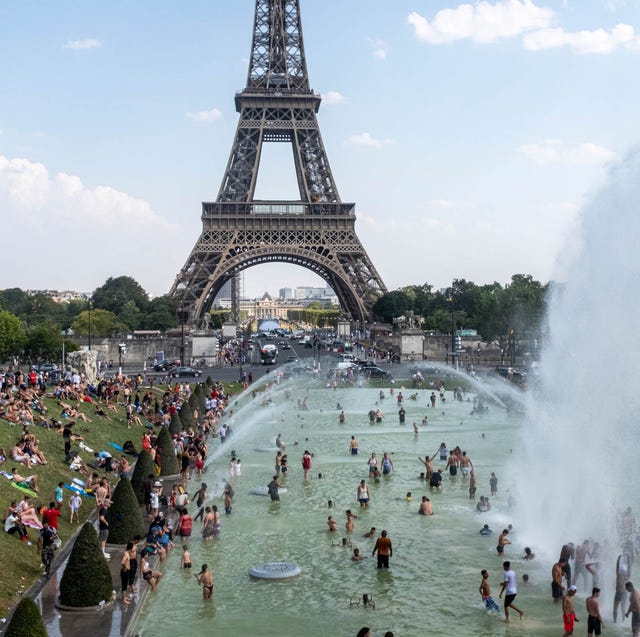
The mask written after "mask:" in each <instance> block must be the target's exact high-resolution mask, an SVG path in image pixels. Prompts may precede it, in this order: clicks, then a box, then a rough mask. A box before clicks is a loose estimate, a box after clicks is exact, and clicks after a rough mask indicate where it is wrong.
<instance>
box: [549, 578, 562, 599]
mask: <svg viewBox="0 0 640 637" xmlns="http://www.w3.org/2000/svg"><path fill="white" fill-rule="evenodd" d="M562 596H563V595H562V586H560V584H556V583H555V582H551V597H553V599H560V598H561V597H562Z"/></svg>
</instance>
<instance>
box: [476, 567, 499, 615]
mask: <svg viewBox="0 0 640 637" xmlns="http://www.w3.org/2000/svg"><path fill="white" fill-rule="evenodd" d="M480 575H482V581H481V582H480V588H479V589H478V590H479V591H480V595H481V596H482V601H483V603H484V606H485V608H486V609H487V610H495V611H497V612H500V606H498V604H497V603H496V600H495V599H493V597H491V586H490V585H489V572H488V571H487V570H485V569H483V570H481V571H480Z"/></svg>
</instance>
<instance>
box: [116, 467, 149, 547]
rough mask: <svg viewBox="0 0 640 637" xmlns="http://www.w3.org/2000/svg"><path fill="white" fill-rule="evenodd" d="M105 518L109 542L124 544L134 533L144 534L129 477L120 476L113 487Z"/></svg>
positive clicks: (140, 512)
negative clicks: (107, 524)
mask: <svg viewBox="0 0 640 637" xmlns="http://www.w3.org/2000/svg"><path fill="white" fill-rule="evenodd" d="M107 520H108V521H109V537H108V539H107V542H109V544H126V543H127V542H130V541H131V539H132V538H133V537H134V536H135V535H140V536H143V535H144V533H145V524H144V518H143V517H142V511H141V510H140V504H139V503H138V499H137V498H136V494H135V493H134V492H133V487H132V486H131V481H130V480H129V478H122V479H121V480H120V482H118V484H117V486H116V488H115V489H114V491H113V494H112V496H111V506H110V507H109V511H108V515H107Z"/></svg>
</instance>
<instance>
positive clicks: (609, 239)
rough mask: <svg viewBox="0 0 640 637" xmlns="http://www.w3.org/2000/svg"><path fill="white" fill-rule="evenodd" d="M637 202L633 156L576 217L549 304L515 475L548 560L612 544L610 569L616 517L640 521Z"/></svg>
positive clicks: (522, 514)
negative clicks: (562, 274)
mask: <svg viewBox="0 0 640 637" xmlns="http://www.w3.org/2000/svg"><path fill="white" fill-rule="evenodd" d="M639 199H640V154H639V153H638V151H635V152H633V153H631V154H630V155H629V156H628V157H627V159H626V160H625V161H623V162H621V163H620V164H618V165H617V166H615V167H613V169H612V170H611V174H610V179H609V181H608V184H607V185H606V186H604V187H603V188H602V189H601V190H600V192H599V193H598V194H597V195H596V196H595V197H594V198H593V199H592V201H591V202H590V203H589V204H587V205H586V206H585V207H584V208H583V210H582V213H581V218H580V230H579V236H578V237H573V240H574V241H576V239H577V245H574V247H573V249H574V250H575V256H574V258H573V260H572V262H571V264H570V266H569V268H568V270H567V272H566V278H565V281H566V282H565V283H563V284H558V285H556V286H555V288H554V291H553V295H552V299H551V302H550V309H549V312H548V344H547V346H546V347H545V349H544V353H543V358H542V361H541V384H540V391H539V392H538V391H537V392H535V393H534V396H533V402H532V406H531V410H530V414H529V418H528V422H527V423H526V425H525V427H524V430H523V432H522V442H523V451H522V453H521V454H520V455H519V457H518V458H517V465H514V466H512V467H511V471H512V478H514V479H516V480H517V484H518V492H519V519H520V520H522V523H523V527H524V529H523V532H526V533H527V535H528V536H529V538H530V542H531V543H532V544H535V545H536V547H537V550H538V552H539V553H541V552H542V553H545V554H547V555H548V556H550V557H553V558H554V559H555V558H556V557H557V555H558V553H559V550H560V547H561V546H562V544H564V543H566V542H569V541H573V542H574V543H576V545H577V544H579V543H582V542H583V540H584V539H587V538H593V539H594V540H595V541H599V542H601V543H602V542H603V541H606V542H608V543H609V544H610V545H611V547H610V551H611V560H612V561H613V562H615V556H616V555H617V554H618V553H619V551H620V542H619V538H618V535H617V530H616V522H617V519H618V516H619V514H620V512H621V511H622V510H623V509H626V508H627V507H628V506H633V507H634V510H635V511H637V510H638V508H637V504H638V497H637V492H638V491H637V488H638V486H640V465H639V463H638V458H637V454H638V451H639V448H638V433H639V430H640V427H639V425H638V411H639V408H640V393H639V392H638V388H637V386H636V382H637V378H638V373H637V369H638V362H637V355H638V352H640V330H639V329H638V324H639V319H640V302H639V301H638V299H637V298H636V294H637V291H638V288H639V286H640V258H639V256H638V249H637V238H638V237H639V236H640V215H639V214H638V208H639V203H638V200H639ZM609 570H611V569H609Z"/></svg>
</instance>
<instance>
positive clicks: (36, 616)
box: [5, 597, 47, 637]
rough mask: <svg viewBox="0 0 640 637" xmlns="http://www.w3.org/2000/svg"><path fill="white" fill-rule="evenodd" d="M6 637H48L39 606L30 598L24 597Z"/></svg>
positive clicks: (10, 623)
mask: <svg viewBox="0 0 640 637" xmlns="http://www.w3.org/2000/svg"><path fill="white" fill-rule="evenodd" d="M5 637H47V629H46V627H45V625H44V621H43V620H42V615H41V614H40V611H39V610H38V606H37V605H36V603H35V602H34V601H33V600H32V599H31V598H30V597H23V598H22V599H21V600H20V603H19V604H18V606H17V608H16V612H15V613H14V614H13V617H12V618H11V621H10V622H9V625H8V626H7V632H6V633H5Z"/></svg>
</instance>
